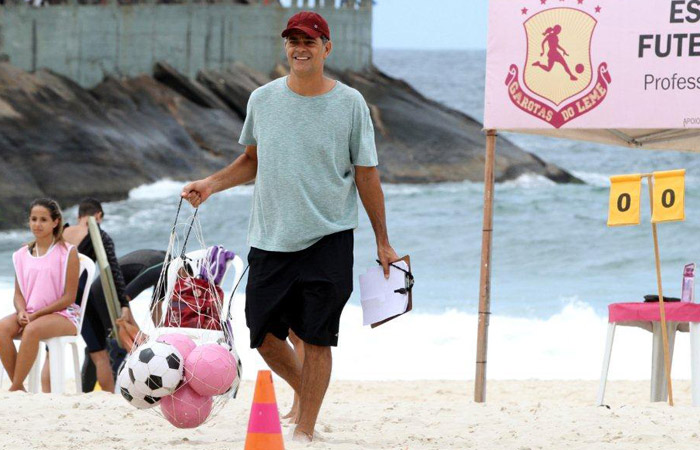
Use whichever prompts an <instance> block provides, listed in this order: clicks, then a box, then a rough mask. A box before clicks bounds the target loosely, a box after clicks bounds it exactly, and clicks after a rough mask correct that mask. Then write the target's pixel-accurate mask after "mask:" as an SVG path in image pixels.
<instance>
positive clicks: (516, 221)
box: [0, 50, 700, 398]
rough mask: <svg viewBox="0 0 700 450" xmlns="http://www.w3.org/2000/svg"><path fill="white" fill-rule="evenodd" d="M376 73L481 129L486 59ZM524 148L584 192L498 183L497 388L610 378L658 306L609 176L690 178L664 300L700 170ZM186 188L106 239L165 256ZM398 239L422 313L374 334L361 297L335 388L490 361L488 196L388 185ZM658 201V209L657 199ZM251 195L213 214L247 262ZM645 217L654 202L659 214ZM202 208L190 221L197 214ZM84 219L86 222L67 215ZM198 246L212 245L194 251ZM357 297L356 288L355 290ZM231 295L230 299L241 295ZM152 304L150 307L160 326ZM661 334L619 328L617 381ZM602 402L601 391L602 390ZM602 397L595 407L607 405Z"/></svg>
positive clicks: (162, 196)
mask: <svg viewBox="0 0 700 450" xmlns="http://www.w3.org/2000/svg"><path fill="white" fill-rule="evenodd" d="M375 63H376V65H377V66H378V67H379V68H380V69H382V70H384V71H385V72H387V73H388V74H390V75H392V76H395V77H398V78H403V79H405V80H407V81H408V82H409V83H411V84H412V85H413V86H414V87H415V88H416V89H418V90H419V91H420V92H422V93H423V94H424V95H426V96H428V97H430V98H433V99H436V100H438V101H440V102H443V103H444V104H446V105H448V106H450V107H453V108H456V109H459V110H461V111H463V112H465V113H467V114H470V115H472V116H474V117H476V118H477V119H479V120H481V119H482V116H483V86H484V64H485V55H484V53H483V52H469V51H449V52H424V51H423V52H420V51H415V52H414V51H393V50H376V51H375ZM505 137H506V138H508V139H511V140H512V141H514V142H515V143H517V144H518V145H520V146H521V147H523V148H524V149H526V150H528V151H532V152H534V153H536V154H537V155H539V156H541V157H542V158H544V159H546V160H548V161H551V162H553V163H556V164H558V165H560V166H562V167H563V168H565V169H567V170H569V171H571V172H573V173H574V174H575V175H576V176H578V177H580V178H581V179H583V180H584V181H585V182H586V183H585V184H583V185H556V184H554V183H552V182H550V181H549V180H547V179H544V178H542V177H538V176H523V177H521V178H519V179H517V180H514V181H510V182H507V183H502V184H499V185H498V186H497V187H496V193H495V202H496V203H495V210H494V236H493V260H492V262H493V264H492V271H493V275H492V291H491V309H492V312H493V315H492V319H491V326H490V335H489V336H490V337H489V359H488V361H489V365H488V375H489V377H490V378H497V379H526V378H538V379H595V378H597V377H598V376H599V373H600V364H601V361H602V353H603V346H604V338H605V331H606V327H607V323H606V319H607V312H606V311H607V310H606V306H607V304H608V303H612V302H621V301H637V300H641V299H642V296H643V295H645V294H649V293H656V290H657V289H656V278H655V266H654V253H653V241H652V237H651V226H650V225H649V214H648V209H646V208H643V209H642V210H643V214H642V225H640V226H637V227H624V228H613V229H611V228H607V227H606V219H607V202H608V177H609V176H610V175H613V174H622V173H635V172H649V171H655V170H668V169H677V168H685V169H687V171H688V172H687V178H686V221H685V222H683V223H670V224H662V225H660V226H659V242H660V253H661V259H662V276H663V280H664V293H665V294H666V295H669V296H679V295H680V285H681V271H682V267H683V265H684V264H685V263H687V262H692V261H697V260H698V257H699V256H700V242H698V240H697V239H695V237H696V236H698V235H699V234H696V233H700V223H698V220H697V217H696V215H695V214H694V211H697V210H699V208H700V193H698V191H697V190H696V189H697V187H698V184H699V182H700V177H698V175H697V174H698V170H697V169H698V165H700V158H698V157H697V156H695V155H692V154H684V153H677V152H653V151H639V150H634V151H633V150H627V149H621V148H613V147H607V146H602V145H595V144H588V143H580V142H573V141H565V140H555V139H549V138H540V137H534V136H521V135H505ZM182 185H183V183H181V182H174V181H169V180H163V181H160V182H158V183H155V184H153V185H149V186H142V187H139V188H136V189H134V190H133V191H132V192H131V193H130V195H129V198H128V199H127V200H124V201H120V202H114V203H108V204H106V205H105V209H106V220H105V223H104V225H103V226H104V228H105V229H106V230H107V231H108V232H109V233H110V234H111V235H112V237H113V238H114V241H115V243H116V245H117V252H118V254H119V255H122V254H125V253H127V252H129V251H132V250H136V249H140V248H164V247H165V246H166V245H167V242H168V234H169V231H170V227H171V226H172V220H173V219H174V214H175V210H176V207H177V203H178V193H179V191H180V188H181V186H182ZM384 190H385V194H386V207H387V218H388V227H389V233H390V238H391V242H392V244H393V246H394V248H395V249H396V250H397V252H398V253H399V254H403V253H410V255H411V260H412V263H413V270H414V273H415V275H416V285H415V288H414V311H413V312H411V313H410V314H408V315H406V316H404V317H402V318H400V319H397V320H395V321H393V322H392V323H389V324H387V325H384V326H382V327H379V328H377V329H375V330H370V329H369V328H367V327H364V328H363V327H362V326H361V311H360V308H359V289H356V291H355V293H354V294H353V296H352V298H351V301H350V303H349V305H348V307H347V308H346V311H345V313H344V315H343V319H342V324H341V335H340V346H339V347H338V348H337V349H336V350H335V352H334V355H335V361H334V377H335V378H339V379H472V378H473V377H474V361H475V351H476V325H477V317H476V313H477V305H478V297H479V258H480V252H481V225H482V202H483V187H482V185H481V184H480V183H470V182H464V183H447V184H433V185H420V186H417V185H385V186H384ZM642 196H643V201H644V202H648V199H647V197H646V189H644V190H643V194H642ZM251 198H252V188H251V187H242V188H237V189H234V190H231V191H228V192H225V193H222V194H219V195H217V196H215V197H213V198H212V199H211V200H210V201H208V202H207V203H206V204H205V205H204V206H203V207H202V208H201V210H200V212H199V215H200V216H199V217H200V221H201V225H202V230H203V236H204V239H205V243H206V244H222V245H224V246H226V247H228V248H230V249H233V250H235V251H236V252H238V253H240V254H241V255H242V256H245V255H246V254H247V250H248V249H247V247H246V230H247V223H248V212H249V208H250V202H251ZM644 204H646V203H644ZM190 213H191V210H188V209H185V210H184V214H186V215H187V214H190ZM66 215H67V217H68V218H69V220H73V221H74V220H75V216H76V210H75V208H70V209H68V210H67V211H66ZM29 238H30V235H29V233H28V232H27V231H26V230H15V231H9V232H3V233H0V312H1V313H3V314H5V313H9V312H10V311H11V310H12V283H13V280H12V264H11V254H12V252H13V251H14V250H16V249H17V248H18V247H19V246H20V245H21V243H23V242H26V241H27V240H29ZM193 245H195V246H196V245H199V244H198V243H197V242H193ZM375 253H376V249H375V246H374V238H373V234H372V231H371V227H370V225H369V222H368V220H367V218H366V215H365V214H364V212H363V211H362V209H361V210H360V226H359V228H358V229H357V231H356V234H355V271H356V278H357V275H358V274H359V273H360V271H364V270H365V268H367V267H369V266H371V265H373V264H374V259H375ZM243 287H244V286H242V288H241V290H240V292H239V293H238V294H237V296H236V301H235V308H234V310H235V323H236V330H235V332H236V336H237V339H238V342H239V344H238V345H239V347H241V350H242V357H243V358H244V364H246V368H247V369H250V370H246V377H247V378H252V377H253V376H254V373H255V371H254V369H256V368H258V367H262V362H261V360H260V358H259V357H258V356H257V355H256V354H255V353H254V352H250V351H247V350H244V348H245V347H247V344H248V339H247V329H246V327H245V320H244V318H243V304H244V296H243V295H242V292H244V290H243ZM356 287H357V285H356ZM230 289H231V287H230V286H228V285H227V286H226V290H227V292H228V291H230ZM147 297H148V294H145V295H144V296H142V297H141V298H139V299H137V300H135V304H134V306H135V311H136V316H137V317H139V318H141V319H143V320H145V318H146V311H145V305H146V302H147V299H146V298H147ZM688 354H689V344H688V339H687V335H684V336H680V337H679V338H678V339H677V342H676V355H677V356H676V358H675V359H674V369H673V370H674V373H673V375H674V377H676V378H689V376H690V369H689V364H688V363H689V357H688ZM650 360H651V335H650V334H649V333H646V332H644V331H642V330H637V329H633V328H623V329H618V333H617V337H616V343H615V351H614V353H613V359H612V365H611V369H610V378H618V379H620V378H624V379H645V378H648V377H649V374H650ZM592 395H593V393H592ZM592 398H593V397H592Z"/></svg>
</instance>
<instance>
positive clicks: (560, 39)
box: [523, 8, 596, 105]
mask: <svg viewBox="0 0 700 450" xmlns="http://www.w3.org/2000/svg"><path fill="white" fill-rule="evenodd" d="M524 26H525V34H526V36H527V57H526V58H527V60H526V63H525V68H524V74H523V78H524V81H525V85H526V86H527V87H528V89H530V90H531V91H532V92H533V93H535V94H537V95H539V96H541V97H544V98H546V99H547V100H549V101H551V102H553V103H554V104H555V105H559V104H561V103H562V102H563V101H564V100H566V99H568V98H571V97H573V96H574V95H576V94H578V93H580V92H582V91H583V90H584V89H586V88H587V87H588V85H589V84H590V83H591V80H592V78H593V77H592V70H591V39H592V37H593V30H594V29H595V26H596V20H595V19H594V18H593V17H592V16H590V15H589V14H588V13H586V12H584V11H579V10H577V9H573V8H554V9H548V10H546V11H542V12H540V13H538V14H535V15H534V16H532V17H530V18H529V19H528V20H527V21H526V22H525V23H524ZM574 71H575V73H574Z"/></svg>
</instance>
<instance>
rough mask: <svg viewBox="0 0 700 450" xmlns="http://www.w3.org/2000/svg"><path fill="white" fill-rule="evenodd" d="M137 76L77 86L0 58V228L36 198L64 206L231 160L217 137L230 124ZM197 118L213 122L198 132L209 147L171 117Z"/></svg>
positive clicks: (19, 217) (18, 219) (19, 218)
mask: <svg viewBox="0 0 700 450" xmlns="http://www.w3.org/2000/svg"><path fill="white" fill-rule="evenodd" d="M138 80H139V79H136V80H135V81H132V82H122V81H119V80H116V79H107V80H105V82H103V83H101V84H100V85H98V86H97V87H95V88H94V89H92V90H90V91H87V90H84V89H82V88H81V87H80V86H78V85H77V84H75V83H73V82H72V81H70V80H69V79H66V78H64V77H62V76H60V75H56V74H54V73H51V72H49V71H44V70H41V71H38V72H36V73H35V74H28V73H26V72H23V71H21V70H19V69H17V68H15V67H13V66H10V65H9V64H0V146H1V147H0V148H1V149H2V152H1V155H2V158H1V159H0V176H1V177H0V188H3V189H1V190H0V211H2V212H1V213H0V228H8V227H16V226H18V225H21V224H22V223H25V222H26V217H27V207H28V205H29V202H30V201H31V200H32V199H33V198H35V197H38V196H50V197H53V198H55V199H57V200H58V201H59V202H60V204H61V205H62V206H64V207H66V206H70V205H71V204H74V203H76V202H77V201H79V199H80V198H82V197H84V196H86V195H90V196H94V197H97V198H99V199H101V200H104V201H109V200H116V199H121V198H124V197H125V196H126V195H127V193H128V191H129V190H130V189H132V188H134V187H136V186H139V185H141V184H144V183H148V182H153V181H156V180H159V179H162V178H165V177H169V178H175V179H193V178H197V177H201V176H204V175H207V174H209V173H211V172H212V171H214V170H216V169H219V168H221V167H223V166H224V165H226V164H227V163H229V162H230V161H232V160H233V158H234V157H235V153H234V152H233V147H234V145H232V144H227V145H223V142H224V141H228V142H231V141H232V140H233V138H235V137H236V136H237V135H238V133H239V130H240V123H239V122H233V121H232V119H231V118H230V116H228V115H227V114H226V113H224V112H222V111H217V110H210V109H206V108H202V107H199V106H197V105H195V104H193V103H191V102H189V100H186V99H184V98H182V97H181V96H179V94H177V93H175V92H174V91H170V90H168V89H167V88H164V87H163V85H160V84H159V83H157V82H155V81H153V80H150V81H149V82H148V83H146V82H143V80H142V81H141V82H140V83H139V81H138ZM222 115H224V116H225V118H224V117H222ZM197 116H199V120H201V121H206V122H208V123H209V126H210V127H211V128H210V130H218V131H217V132H216V133H214V136H213V137H210V136H207V139H202V142H204V143H205V144H206V145H207V146H208V147H209V148H210V149H211V151H202V150H201V148H200V146H199V145H198V144H197V142H196V141H195V139H193V137H192V136H190V134H189V133H188V131H187V129H186V128H185V127H183V125H182V124H181V123H179V122H178V118H179V120H182V121H183V122H184V121H189V122H191V123H197V122H196V121H195V119H196V117H197ZM228 126H230V127H231V128H232V129H231V130H226V131H227V132H228V135H226V136H224V133H223V130H224V129H225V128H226V127H228ZM200 132H201V130H200ZM217 133H218V134H217Z"/></svg>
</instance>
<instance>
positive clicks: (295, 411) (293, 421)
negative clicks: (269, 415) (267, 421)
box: [282, 403, 299, 425]
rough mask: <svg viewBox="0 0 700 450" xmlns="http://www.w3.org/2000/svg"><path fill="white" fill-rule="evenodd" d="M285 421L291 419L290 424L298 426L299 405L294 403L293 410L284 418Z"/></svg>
mask: <svg viewBox="0 0 700 450" xmlns="http://www.w3.org/2000/svg"><path fill="white" fill-rule="evenodd" d="M282 418H283V419H289V423H291V424H293V425H296V424H298V423H299V405H298V404H297V403H294V404H293V405H292V409H290V410H289V412H288V413H287V414H285V415H284V416H282Z"/></svg>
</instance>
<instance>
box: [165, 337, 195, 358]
mask: <svg viewBox="0 0 700 450" xmlns="http://www.w3.org/2000/svg"><path fill="white" fill-rule="evenodd" d="M156 341H158V342H165V343H166V344H170V345H172V346H173V347H175V348H176V349H177V351H179V352H180V355H182V359H183V360H186V359H187V355H189V354H190V353H191V352H192V350H194V349H195V347H197V344H195V343H194V341H193V340H192V339H190V337H189V336H186V335H184V334H181V333H169V334H164V335H162V336H159V337H158V339H156Z"/></svg>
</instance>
